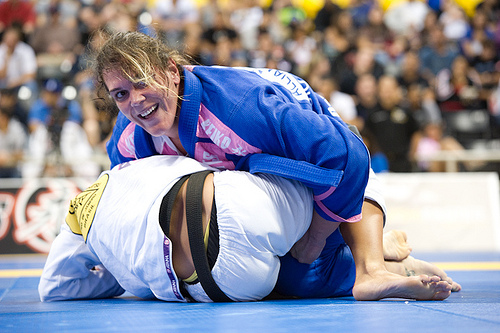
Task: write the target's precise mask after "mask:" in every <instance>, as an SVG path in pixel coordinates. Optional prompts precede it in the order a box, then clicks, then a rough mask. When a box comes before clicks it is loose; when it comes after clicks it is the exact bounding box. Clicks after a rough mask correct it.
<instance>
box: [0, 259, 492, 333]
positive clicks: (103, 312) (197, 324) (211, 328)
mask: <svg viewBox="0 0 500 333" xmlns="http://www.w3.org/2000/svg"><path fill="white" fill-rule="evenodd" d="M414 256H415V257H417V258H419V259H424V260H428V261H432V262H434V263H436V264H437V265H438V266H440V267H441V268H443V269H445V270H446V272H447V273H448V275H449V276H451V277H452V278H453V279H454V280H455V281H457V282H459V283H460V284H461V285H462V288H463V289H462V291H460V292H457V293H452V295H451V296H450V297H449V298H448V299H446V300H444V301H435V302H434V301H432V302H430V301H428V302H421V301H412V300H409V301H406V300H399V299H387V300H382V301H378V302H358V301H355V300H354V299H353V298H351V297H347V298H336V299H335V298H331V299H301V300H270V301H261V302H250V303H218V304H200V303H189V304H185V303H166V302H162V301H146V300H141V299H138V298H135V297H133V296H131V295H129V294H125V295H124V296H122V297H120V298H115V299H107V300H83V301H67V302H54V303H41V302H40V301H39V298H38V292H37V285H38V280H39V276H40V273H41V270H42V268H43V263H44V261H45V256H43V255H3V256H1V255H0V332H131V331H132V332H159V331H163V332H178V331H179V332H180V331H182V332H204V333H210V332H260V333H262V332H370V333H374V332H417V331H418V332H420V331H425V332H429V331H431V332H437V331H439V332H500V253H476V254H466V255H465V254H456V253H455V254H416V255H415V254H414Z"/></svg>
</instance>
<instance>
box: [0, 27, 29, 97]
mask: <svg viewBox="0 0 500 333" xmlns="http://www.w3.org/2000/svg"><path fill="white" fill-rule="evenodd" d="M22 35H23V33H22V31H21V28H20V27H18V26H16V25H14V26H11V27H9V28H8V29H7V30H6V31H5V32H4V34H3V38H2V44H0V88H2V89H3V88H9V89H10V88H20V87H21V86H23V85H25V86H27V87H28V88H30V90H31V91H32V93H33V95H36V92H37V85H36V81H35V79H36V74H37V62H36V56H35V52H34V51H33V48H32V47H31V46H30V45H28V44H26V43H25V42H23V41H22Z"/></svg>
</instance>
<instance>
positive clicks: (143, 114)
mask: <svg viewBox="0 0 500 333" xmlns="http://www.w3.org/2000/svg"><path fill="white" fill-rule="evenodd" d="M156 110H158V104H155V105H153V106H152V107H150V108H149V109H147V110H146V111H144V112H143V113H140V114H139V116H140V117H141V118H144V119H146V118H147V117H148V116H149V115H151V114H152V113H153V112H155V111H156Z"/></svg>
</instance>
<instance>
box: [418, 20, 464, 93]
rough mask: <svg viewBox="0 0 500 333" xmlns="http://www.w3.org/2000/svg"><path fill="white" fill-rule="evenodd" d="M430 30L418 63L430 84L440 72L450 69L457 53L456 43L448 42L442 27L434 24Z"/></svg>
mask: <svg viewBox="0 0 500 333" xmlns="http://www.w3.org/2000/svg"><path fill="white" fill-rule="evenodd" d="M431 29H432V30H431V31H430V32H429V45H425V46H423V47H422V49H421V50H420V61H421V65H422V70H423V71H422V75H423V76H424V77H425V79H426V80H427V81H429V82H431V84H432V83H433V82H434V78H435V77H436V75H437V74H438V73H439V72H440V71H441V70H443V69H449V68H451V64H452V63H453V61H454V60H455V58H456V57H457V56H458V55H459V52H458V48H457V46H456V43H455V42H451V41H449V40H448V39H447V38H446V36H445V35H444V33H443V26H442V25H440V24H436V25H435V26H433V27H432V28H431Z"/></svg>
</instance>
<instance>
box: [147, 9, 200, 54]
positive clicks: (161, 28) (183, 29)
mask: <svg viewBox="0 0 500 333" xmlns="http://www.w3.org/2000/svg"><path fill="white" fill-rule="evenodd" d="M153 3H154V4H153V5H152V6H151V8H150V12H151V15H152V16H153V25H155V26H157V27H158V35H159V36H160V37H161V38H162V40H163V41H164V42H165V43H166V44H167V45H169V46H170V47H172V48H174V49H177V50H181V49H182V47H183V42H184V38H185V35H186V33H187V31H188V30H189V29H191V26H193V25H196V24H198V21H199V10H198V7H197V6H196V3H195V2H194V1H193V0H157V1H154V2H153Z"/></svg>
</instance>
